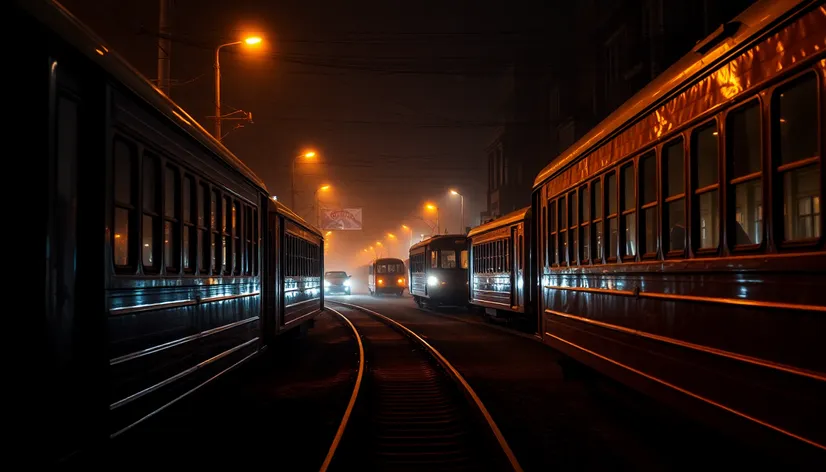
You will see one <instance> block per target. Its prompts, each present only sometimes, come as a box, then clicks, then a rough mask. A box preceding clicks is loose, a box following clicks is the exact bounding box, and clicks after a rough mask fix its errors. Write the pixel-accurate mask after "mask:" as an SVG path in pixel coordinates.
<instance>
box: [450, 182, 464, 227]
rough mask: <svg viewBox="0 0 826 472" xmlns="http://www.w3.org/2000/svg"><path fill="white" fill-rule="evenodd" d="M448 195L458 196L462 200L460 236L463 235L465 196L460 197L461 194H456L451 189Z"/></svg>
mask: <svg viewBox="0 0 826 472" xmlns="http://www.w3.org/2000/svg"><path fill="white" fill-rule="evenodd" d="M450 194H451V195H458V196H459V198H461V199H462V220H461V222H462V225H461V226H460V227H459V228H460V229H461V230H462V234H464V233H465V196H464V195H462V194H461V193H459V192H457V191H456V190H453V189H451V190H450Z"/></svg>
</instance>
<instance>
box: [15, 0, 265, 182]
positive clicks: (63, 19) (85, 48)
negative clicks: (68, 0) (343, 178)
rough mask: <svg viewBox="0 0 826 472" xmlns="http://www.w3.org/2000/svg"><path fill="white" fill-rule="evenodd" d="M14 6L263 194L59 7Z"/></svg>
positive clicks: (193, 123)
mask: <svg viewBox="0 0 826 472" xmlns="http://www.w3.org/2000/svg"><path fill="white" fill-rule="evenodd" d="M15 3H16V5H18V6H19V7H20V8H21V9H22V10H23V11H25V12H27V13H28V14H30V15H31V16H33V17H34V18H35V19H36V20H37V21H39V22H40V23H42V24H44V25H45V26H46V27H48V28H49V29H50V30H52V31H54V32H55V33H57V34H58V35H59V36H60V37H61V38H63V39H64V40H66V41H67V42H69V43H70V44H72V45H73V46H74V47H76V48H77V49H78V50H79V51H81V52H82V53H83V54H84V55H85V56H86V57H87V58H88V59H89V60H91V61H92V62H94V63H95V64H97V65H98V66H100V67H101V68H102V69H103V70H104V71H105V72H106V73H107V74H109V75H111V76H112V77H113V78H115V79H116V80H117V81H118V82H119V83H120V84H121V85H123V86H124V87H126V88H128V89H129V90H130V91H132V92H133V93H134V94H135V95H137V96H138V97H140V98H141V99H142V100H143V101H144V102H145V103H146V104H148V105H149V106H151V107H152V108H154V109H156V110H157V111H158V112H159V113H161V114H162V115H164V116H165V117H166V118H167V119H169V120H170V121H171V122H173V123H175V125H177V126H178V128H180V129H181V130H182V131H183V132H184V133H186V134H188V135H189V136H190V137H192V138H193V139H195V140H196V141H198V142H199V143H200V144H201V145H203V146H204V147H206V148H207V150H209V151H210V152H212V153H213V154H215V155H217V156H219V157H220V158H221V160H223V161H224V162H225V163H226V164H227V165H229V166H230V167H232V168H233V169H235V170H236V171H238V172H240V173H241V174H242V175H243V176H244V177H246V178H247V179H249V180H250V181H252V182H253V183H254V184H255V185H257V186H258V187H259V188H260V189H261V190H263V191H265V192H267V187H266V185H265V184H264V181H263V180H261V179H260V178H259V177H258V176H257V175H256V174H255V173H254V172H253V171H252V170H251V169H250V168H249V167H247V166H246V164H244V163H243V162H242V161H241V160H240V159H239V158H238V157H237V156H235V154H233V153H232V152H231V151H230V150H229V149H227V148H226V147H225V146H224V145H223V144H221V142H220V141H218V140H217V139H215V138H214V137H213V136H212V135H211V134H209V133H208V132H207V131H206V130H205V129H204V128H203V127H202V126H201V125H200V124H199V123H198V121H197V120H195V119H194V118H193V117H192V116H190V115H189V113H187V112H186V111H184V109H183V108H181V107H180V106H178V104H176V103H175V102H174V101H172V99H170V98H169V97H167V96H166V95H164V94H163V93H162V92H161V91H160V90H159V89H158V88H157V87H156V86H155V85H154V84H152V82H150V81H149V80H148V79H147V78H146V77H144V76H143V75H142V74H141V73H140V72H138V71H137V69H135V68H134V67H133V66H132V65H131V64H129V63H128V62H127V61H126V60H125V59H124V58H122V57H121V56H120V55H118V54H117V53H115V52H114V51H112V50H111V49H110V48H109V47H107V46H106V44H105V43H104V41H103V40H102V39H101V38H100V37H98V36H97V35H96V34H95V33H94V32H93V31H92V30H91V29H89V28H88V27H87V26H86V25H84V24H83V23H82V22H81V21H80V20H79V19H78V18H77V17H75V16H74V15H73V14H72V13H71V12H69V11H68V10H67V9H66V8H65V7H64V6H63V5H61V4H60V3H58V2H56V1H53V0H16V1H15ZM267 194H269V192H267Z"/></svg>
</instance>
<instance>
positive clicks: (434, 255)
mask: <svg viewBox="0 0 826 472" xmlns="http://www.w3.org/2000/svg"><path fill="white" fill-rule="evenodd" d="M437 252H438V251H430V268H431V269H435V268H436V267H437V266H438V264H439V259H438V255H437Z"/></svg>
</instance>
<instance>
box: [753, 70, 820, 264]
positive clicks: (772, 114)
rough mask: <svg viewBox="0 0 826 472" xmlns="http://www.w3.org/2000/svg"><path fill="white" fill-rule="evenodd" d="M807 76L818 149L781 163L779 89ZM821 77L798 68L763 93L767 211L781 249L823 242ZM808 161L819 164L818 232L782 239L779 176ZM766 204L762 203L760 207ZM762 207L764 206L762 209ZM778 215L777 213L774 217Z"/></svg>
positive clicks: (771, 229)
mask: <svg viewBox="0 0 826 472" xmlns="http://www.w3.org/2000/svg"><path fill="white" fill-rule="evenodd" d="M809 78H814V80H815V90H816V93H817V96H816V103H817V105H816V108H817V125H816V126H817V127H818V131H819V132H818V133H816V136H817V139H818V142H817V147H816V149H817V151H818V152H819V153H820V154H819V155H818V156H813V157H809V158H806V159H801V160H798V161H794V162H790V163H788V164H781V158H782V155H781V154H782V150H781V148H780V146H781V139H780V136H779V133H780V127H779V126H776V123H779V118H780V115H779V113H780V106H779V98H780V93H781V92H782V91H783V90H786V89H789V88H792V87H793V86H794V85H795V84H796V83H799V82H803V81H805V80H807V79H809ZM824 80H825V79H824V77H823V76H822V75H821V73H819V72H818V71H817V70H815V69H812V68H808V69H806V70H803V71H801V72H800V73H798V74H795V75H793V76H791V77H789V78H787V79H786V80H784V81H782V82H780V83H778V84H776V85H775V86H773V87H771V88H770V89H768V90H767V91H766V96H768V97H769V98H768V100H767V103H768V106H769V124H768V126H769V128H770V130H769V133H770V134H769V136H770V141H771V152H770V162H769V171H770V173H771V179H770V180H769V182H770V184H769V185H771V192H770V194H771V195H773V197H774V200H773V201H772V204H771V207H770V208H771V212H770V214H771V215H773V221H772V222H771V223H772V225H771V228H770V234H771V236H772V238H773V241H774V244H775V245H776V246H777V247H778V248H779V249H781V250H794V249H804V248H805V249H811V248H814V247H822V246H823V245H824V242H826V218H824V217H823V199H824V192H826V191H824V188H823V187H824V185H823V183H824V181H826V178H824V170H823V153H824V139H823V136H824V118H826V117H824V115H823V113H824V110H823V106H824V98H823V83H824ZM810 165H817V166H819V179H820V193H819V197H820V206H821V209H820V214H819V217H818V218H817V220H815V221H813V222H812V225H815V224H817V225H819V226H820V236H815V237H811V238H801V239H790V240H786V239H785V238H786V235H785V221H784V218H783V197H784V185H783V177H784V175H785V174H786V173H787V172H793V171H795V170H797V169H802V168H805V167H808V166H810ZM766 207H767V206H766V205H764V208H766ZM764 211H765V210H764ZM777 216H779V217H777ZM812 216H813V220H814V211H813V212H812ZM763 221H764V226H765V224H766V221H767V219H766V218H765V215H764V219H763Z"/></svg>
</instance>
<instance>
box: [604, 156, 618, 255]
mask: <svg viewBox="0 0 826 472" xmlns="http://www.w3.org/2000/svg"><path fill="white" fill-rule="evenodd" d="M605 193H606V194H607V196H608V214H607V215H606V216H605V217H606V218H607V219H608V228H607V230H608V237H606V238H605V255H606V257H607V258H608V259H609V260H610V259H616V257H617V174H616V172H614V171H613V170H612V171H610V172H609V173H608V175H606V176H605Z"/></svg>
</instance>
